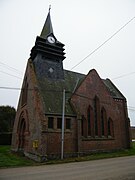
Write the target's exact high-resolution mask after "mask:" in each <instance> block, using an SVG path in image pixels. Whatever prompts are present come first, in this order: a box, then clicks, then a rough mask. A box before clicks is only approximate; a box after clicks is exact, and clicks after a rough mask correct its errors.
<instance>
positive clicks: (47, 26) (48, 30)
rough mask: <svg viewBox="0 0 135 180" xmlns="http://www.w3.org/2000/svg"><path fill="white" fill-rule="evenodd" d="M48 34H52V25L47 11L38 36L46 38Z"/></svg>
mask: <svg viewBox="0 0 135 180" xmlns="http://www.w3.org/2000/svg"><path fill="white" fill-rule="evenodd" d="M50 34H53V27H52V22H51V16H50V11H49V12H48V15H47V18H46V21H45V24H44V27H43V29H42V32H41V35H40V37H42V38H44V39H46V38H47V36H48V35H50Z"/></svg>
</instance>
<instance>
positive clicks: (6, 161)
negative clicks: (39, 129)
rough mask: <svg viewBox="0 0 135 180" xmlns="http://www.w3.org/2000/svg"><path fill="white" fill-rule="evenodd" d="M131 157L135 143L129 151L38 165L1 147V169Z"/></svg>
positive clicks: (5, 147)
mask: <svg viewBox="0 0 135 180" xmlns="http://www.w3.org/2000/svg"><path fill="white" fill-rule="evenodd" d="M131 155H135V142H133V145H132V148H131V149H128V150H121V151H117V152H112V153H97V154H92V155H89V156H85V157H77V158H68V159H64V160H51V161H48V162H46V163H36V162H34V161H32V160H29V159H27V158H26V157H23V156H19V155H16V154H13V153H11V151H10V146H0V168H6V167H19V166H33V165H41V164H57V163H67V162H79V161H90V160H97V159H104V158H114V157H122V156H131Z"/></svg>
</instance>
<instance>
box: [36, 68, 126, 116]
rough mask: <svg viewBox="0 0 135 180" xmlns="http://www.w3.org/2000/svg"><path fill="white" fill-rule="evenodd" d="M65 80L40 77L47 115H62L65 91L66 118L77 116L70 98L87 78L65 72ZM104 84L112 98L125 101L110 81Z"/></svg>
mask: <svg viewBox="0 0 135 180" xmlns="http://www.w3.org/2000/svg"><path fill="white" fill-rule="evenodd" d="M64 77H65V80H62V79H61V80H55V79H54V80H53V79H48V78H45V77H43V76H39V77H38V85H39V89H40V92H41V96H42V99H43V102H44V109H45V114H53V115H61V114H62V102H63V90H64V89H65V90H66V108H65V115H66V116H76V114H75V112H74V110H73V108H72V106H71V104H70V98H71V95H72V94H73V92H74V91H75V89H76V88H77V87H78V86H79V85H80V83H81V82H82V81H83V79H84V78H85V77H86V75H84V74H80V73H76V72H72V71H68V70H64ZM102 81H103V83H104V84H105V86H106V87H107V89H108V90H109V92H110V94H111V96H112V97H113V98H117V99H125V97H124V96H123V95H122V93H121V92H120V91H119V90H118V89H117V88H116V86H115V85H114V84H113V83H112V82H111V81H110V80H109V79H106V80H104V79H102Z"/></svg>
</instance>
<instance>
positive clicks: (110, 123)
mask: <svg viewBox="0 0 135 180" xmlns="http://www.w3.org/2000/svg"><path fill="white" fill-rule="evenodd" d="M108 136H111V137H114V127H113V121H112V119H111V118H109V119H108Z"/></svg>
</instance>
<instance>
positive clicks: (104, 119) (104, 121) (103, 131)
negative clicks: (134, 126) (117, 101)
mask: <svg viewBox="0 0 135 180" xmlns="http://www.w3.org/2000/svg"><path fill="white" fill-rule="evenodd" d="M101 134H102V136H107V116H106V110H105V108H104V107H102V109H101Z"/></svg>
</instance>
